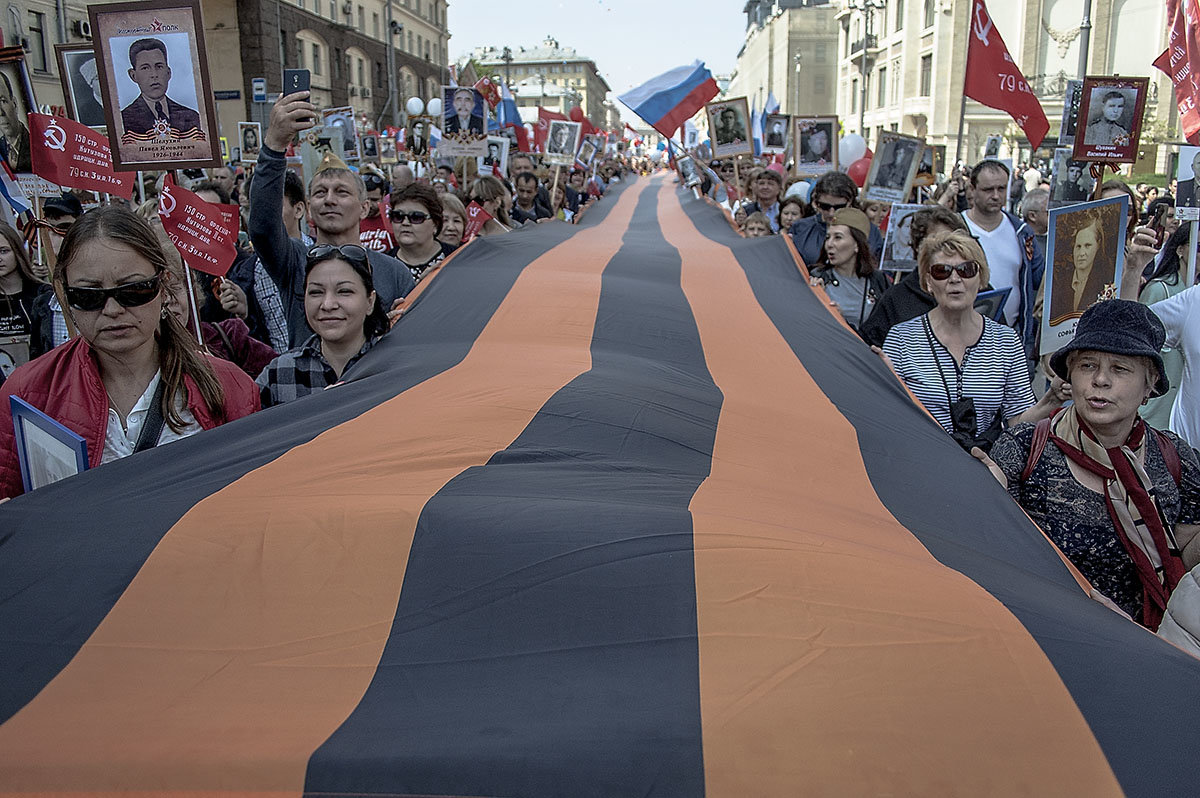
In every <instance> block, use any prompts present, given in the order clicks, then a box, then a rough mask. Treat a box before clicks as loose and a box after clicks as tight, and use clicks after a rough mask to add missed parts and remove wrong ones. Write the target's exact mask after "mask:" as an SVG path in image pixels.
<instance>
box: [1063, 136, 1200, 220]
mask: <svg viewBox="0 0 1200 798" xmlns="http://www.w3.org/2000/svg"><path fill="white" fill-rule="evenodd" d="M1197 149H1200V148H1197ZM1072 154H1073V153H1072V151H1071V149H1070V148H1068V147H1059V148H1058V149H1056V150H1055V151H1054V160H1053V162H1052V163H1051V166H1050V205H1049V206H1050V207H1051V208H1060V207H1062V206H1063V205H1073V204H1075V203H1077V202H1087V201H1088V200H1089V199H1091V198H1092V193H1093V192H1094V191H1095V190H1096V178H1094V177H1092V170H1091V168H1090V167H1089V166H1088V165H1087V164H1086V163H1083V162H1082V161H1076V160H1075V159H1074V158H1073V157H1071V156H1072Z"/></svg>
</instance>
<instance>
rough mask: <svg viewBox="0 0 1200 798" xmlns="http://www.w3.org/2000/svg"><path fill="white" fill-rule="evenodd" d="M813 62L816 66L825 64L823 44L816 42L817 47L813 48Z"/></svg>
mask: <svg viewBox="0 0 1200 798" xmlns="http://www.w3.org/2000/svg"><path fill="white" fill-rule="evenodd" d="M813 60H814V61H816V62H817V63H818V64H824V63H825V42H817V46H816V47H815V48H813Z"/></svg>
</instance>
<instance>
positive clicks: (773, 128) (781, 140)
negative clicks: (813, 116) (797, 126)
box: [762, 114, 792, 154]
mask: <svg viewBox="0 0 1200 798" xmlns="http://www.w3.org/2000/svg"><path fill="white" fill-rule="evenodd" d="M791 125H792V118H791V117H790V116H788V115H787V114H768V115H767V127H766V132H765V133H764V134H763V148H762V151H763V152H765V153H768V154H775V153H780V152H786V151H787V144H788V128H789V127H791Z"/></svg>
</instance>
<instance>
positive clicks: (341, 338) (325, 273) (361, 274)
mask: <svg viewBox="0 0 1200 798" xmlns="http://www.w3.org/2000/svg"><path fill="white" fill-rule="evenodd" d="M304 315H305V317H306V318H307V320H308V325H309V326H310V327H311V328H312V329H313V330H314V331H315V332H314V334H313V335H312V336H311V337H309V339H308V340H307V341H305V342H304V343H303V344H302V345H301V346H299V347H297V348H296V349H293V350H291V351H290V352H285V353H283V354H282V355H280V356H279V357H277V358H275V359H274V360H272V361H271V362H270V363H269V364H267V367H266V368H265V369H263V372H262V374H259V375H258V379H257V380H255V382H257V383H258V387H259V390H260V391H261V394H262V404H263V407H271V406H272V405H278V404H283V403H284V402H290V401H293V400H295V399H299V398H300V397H302V396H307V395H309V394H310V393H314V392H316V391H320V390H324V389H325V388H327V387H329V386H330V385H333V384H334V383H336V382H337V381H339V380H340V379H342V377H343V375H344V374H345V373H346V370H347V369H349V368H350V367H351V366H353V365H354V364H355V363H357V362H358V360H359V358H361V357H362V356H363V355H365V354H366V353H367V352H368V351H369V350H370V349H371V347H373V346H375V343H376V342H377V341H378V340H379V338H380V337H381V336H382V335H383V334H384V333H385V332H387V330H388V318H387V315H386V314H385V313H384V311H383V306H382V305H381V304H380V302H379V297H378V295H376V293H375V283H374V280H373V279H372V275H371V263H370V261H369V260H368V259H367V251H366V250H365V249H363V248H362V247H360V246H358V245H357V244H342V245H341V246H335V245H333V244H318V245H316V246H315V247H313V248H312V249H310V250H309V251H308V260H307V262H306V263H305V268H304Z"/></svg>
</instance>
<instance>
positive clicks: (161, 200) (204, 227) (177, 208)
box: [158, 173, 238, 277]
mask: <svg viewBox="0 0 1200 798" xmlns="http://www.w3.org/2000/svg"><path fill="white" fill-rule="evenodd" d="M158 215H159V216H160V217H161V218H162V223H163V228H164V229H165V230H166V231H167V237H168V238H170V239H171V243H173V244H174V245H175V248H176V249H177V250H179V254H180V255H182V256H183V260H184V262H185V263H186V264H187V265H188V266H190V267H192V268H193V269H199V270H200V271H202V272H207V273H208V274H215V275H216V276H218V277H224V276H225V273H226V272H228V271H229V267H230V266H232V265H233V261H234V258H236V257H237V234H238V226H237V218H238V214H237V206H236V205H214V204H212V203H209V202H205V201H204V200H202V199H200V198H199V197H197V196H196V195H195V194H193V193H192V192H190V191H188V190H187V189H186V188H183V187H181V186H177V185H175V180H174V179H173V178H172V177H171V175H170V174H169V173H168V175H167V179H166V182H165V183H164V184H163V190H162V193H160V194H159V195H158Z"/></svg>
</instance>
